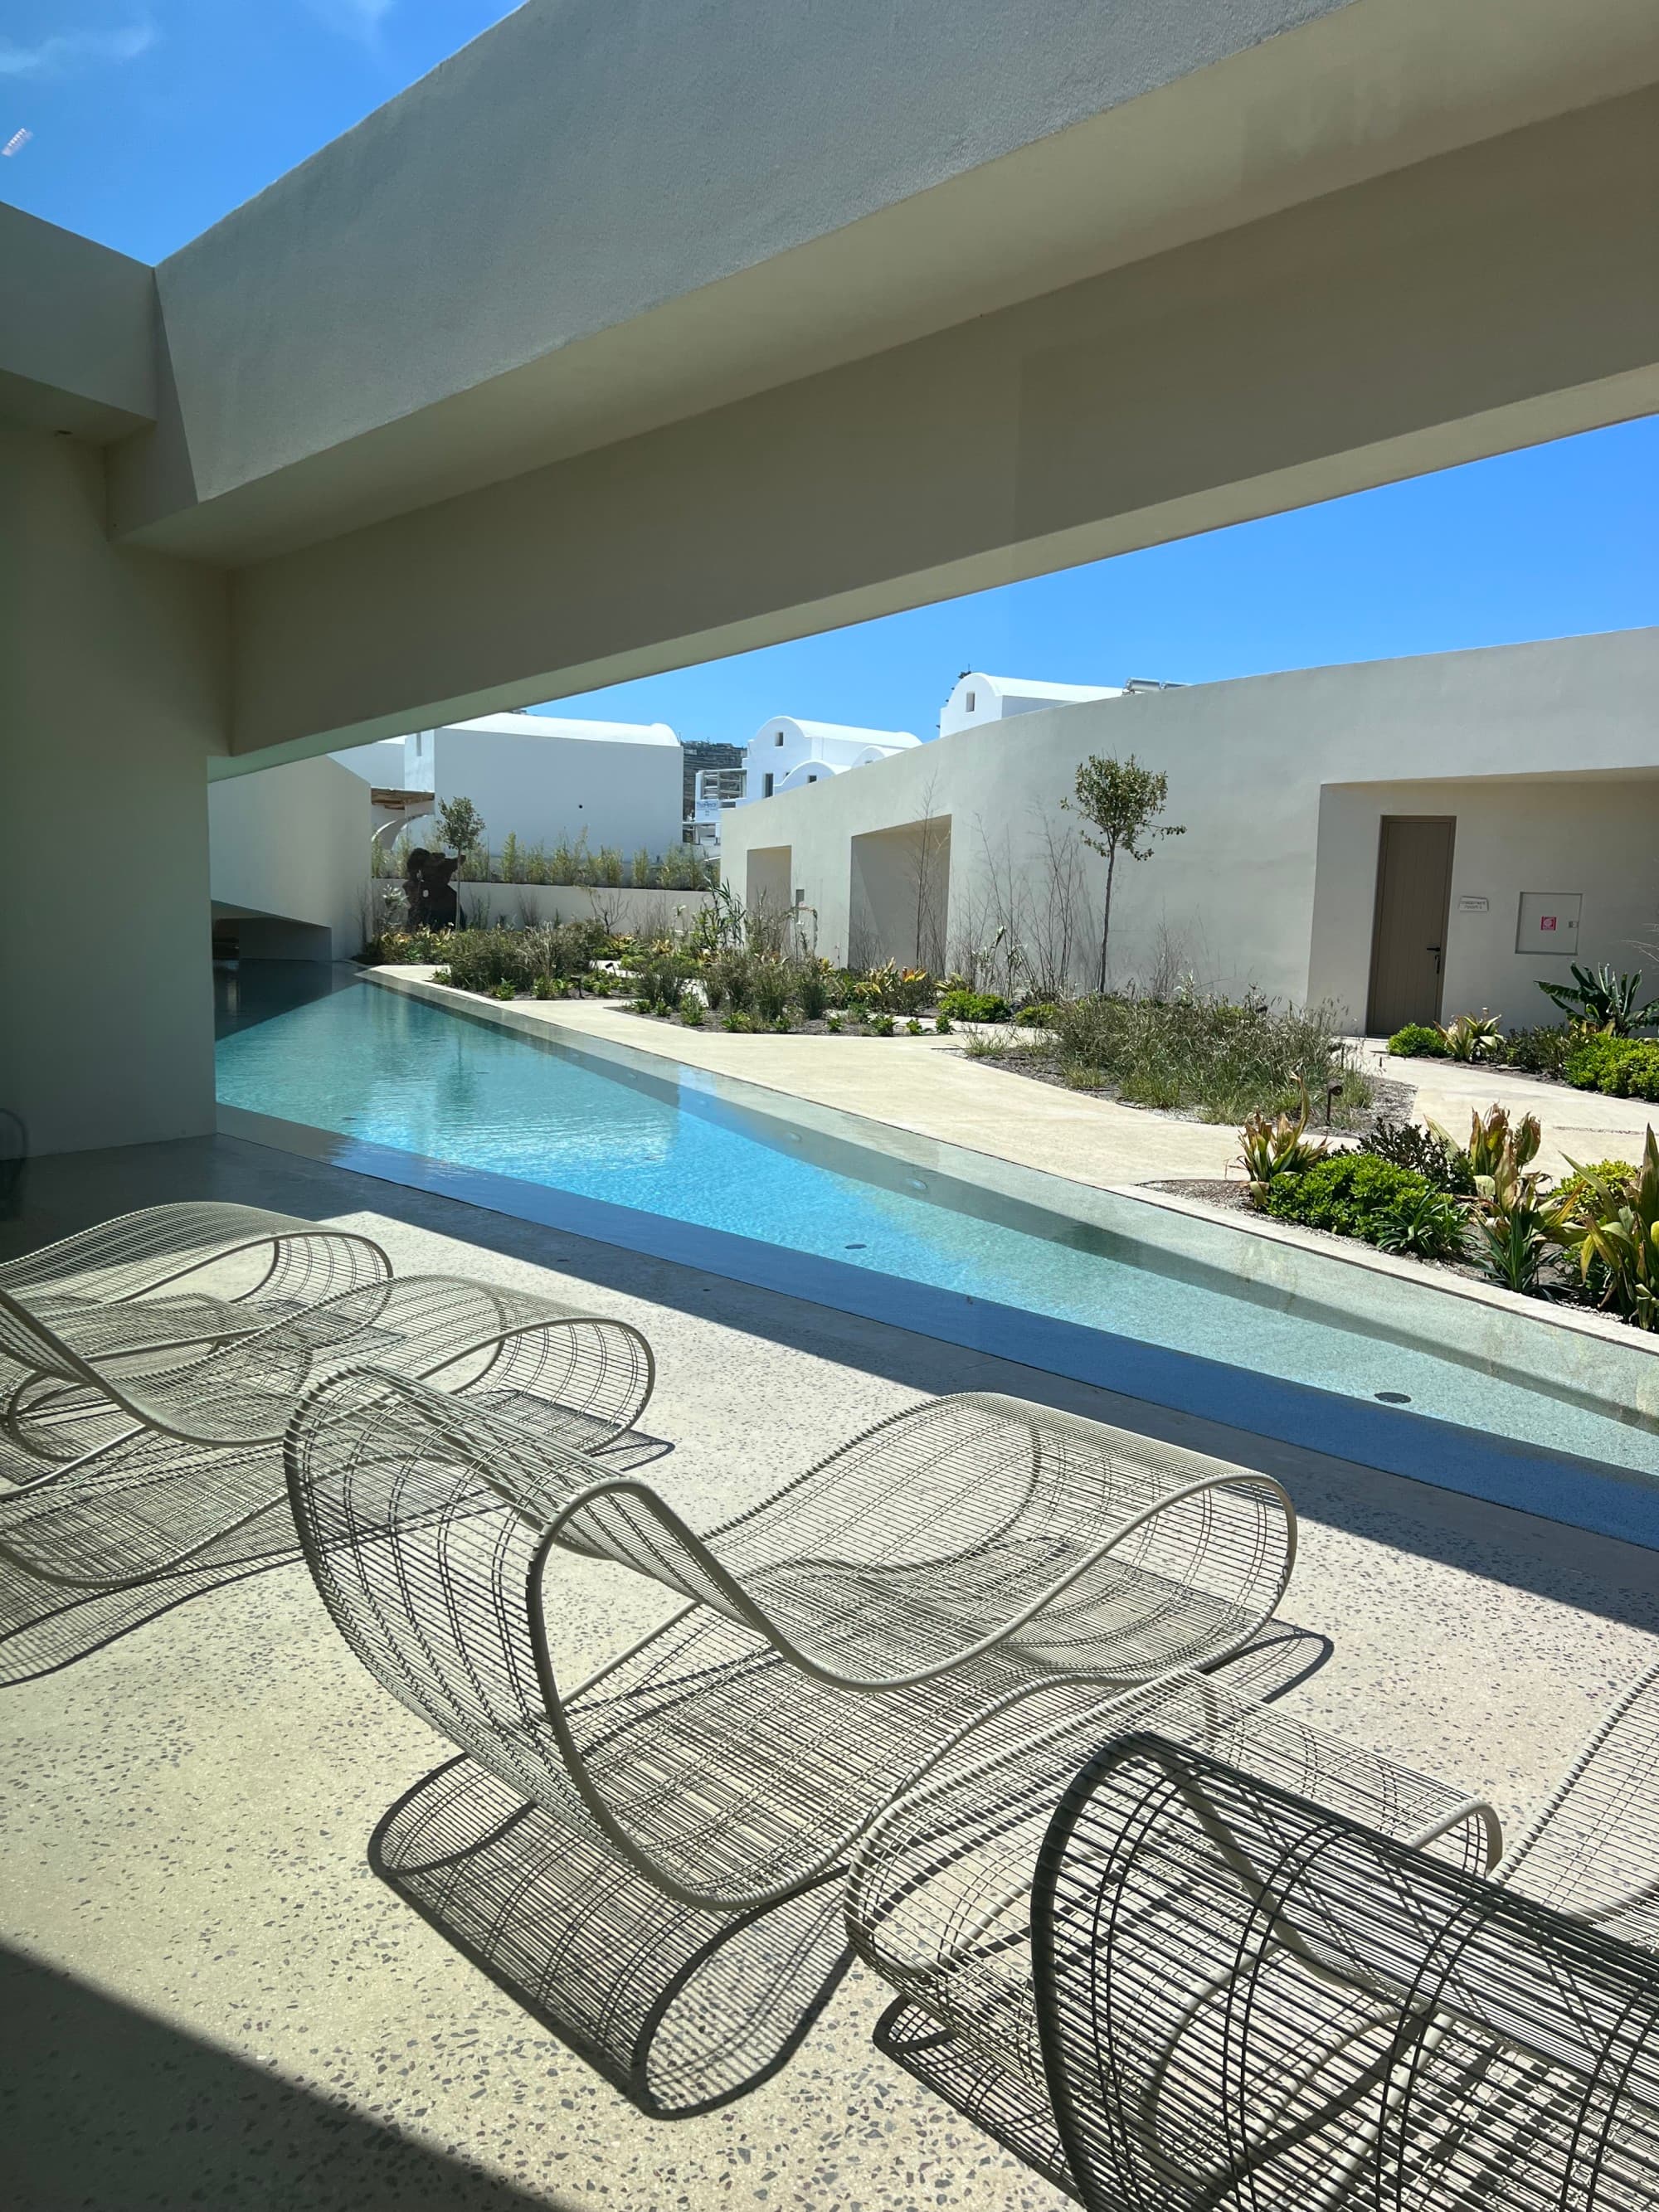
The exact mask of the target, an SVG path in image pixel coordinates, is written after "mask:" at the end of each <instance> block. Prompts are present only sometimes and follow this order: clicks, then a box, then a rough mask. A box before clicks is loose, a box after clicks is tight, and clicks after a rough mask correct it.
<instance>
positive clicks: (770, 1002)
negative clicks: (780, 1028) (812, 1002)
mask: <svg viewBox="0 0 1659 2212" xmlns="http://www.w3.org/2000/svg"><path fill="white" fill-rule="evenodd" d="M793 986H794V978H793V975H791V974H790V972H789V970H788V969H787V968H786V967H785V965H784V963H782V961H781V960H757V962H756V963H755V967H754V974H753V976H752V979H751V981H750V1000H751V1002H752V1004H753V1006H754V1009H755V1012H757V1014H758V1015H759V1016H760V1018H761V1019H762V1020H763V1022H776V1021H779V1020H780V1019H781V1018H782V1015H783V1012H784V1009H785V1008H786V1007H787V1006H788V1004H789V999H790V994H791V992H792V990H793Z"/></svg>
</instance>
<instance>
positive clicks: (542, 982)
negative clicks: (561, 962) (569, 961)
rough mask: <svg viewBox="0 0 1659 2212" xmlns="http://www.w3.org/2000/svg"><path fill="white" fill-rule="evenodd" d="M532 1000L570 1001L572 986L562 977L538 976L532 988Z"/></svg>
mask: <svg viewBox="0 0 1659 2212" xmlns="http://www.w3.org/2000/svg"><path fill="white" fill-rule="evenodd" d="M530 995H531V997H532V999H568V997H569V996H570V986H569V984H568V983H567V982H566V981H565V980H564V978H563V976H562V975H538V976H537V977H536V978H535V979H534V981H532V984H531V986H530Z"/></svg>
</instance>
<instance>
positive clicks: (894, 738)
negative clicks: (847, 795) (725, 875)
mask: <svg viewBox="0 0 1659 2212" xmlns="http://www.w3.org/2000/svg"><path fill="white" fill-rule="evenodd" d="M918 744H921V739H920V738H917V737H915V736H914V735H913V734H912V733H911V732H910V731H908V730H860V729H854V728H853V727H851V726H849V725H848V723H845V722H803V721H799V720H797V719H796V717H795V716H794V715H793V714H774V715H772V716H771V717H770V719H769V720H767V721H764V722H763V723H762V724H761V726H760V727H759V729H758V730H757V731H756V732H755V734H754V736H753V737H752V738H750V740H749V745H748V750H747V751H746V753H745V756H744V794H743V797H742V798H741V799H738V801H737V802H736V803H737V804H738V805H740V806H752V805H754V804H755V803H756V801H757V799H773V798H776V797H778V796H780V795H781V793H784V792H786V791H802V790H805V787H807V786H808V785H809V784H813V783H824V782H827V781H829V778H830V777H831V776H836V775H845V774H846V772H847V770H848V769H849V768H865V767H867V766H868V765H869V764H870V763H872V761H878V760H886V759H888V758H890V756H891V755H893V754H894V753H902V752H909V751H911V750H914V749H915V746H917V745H918Z"/></svg>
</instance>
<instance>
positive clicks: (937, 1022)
mask: <svg viewBox="0 0 1659 2212" xmlns="http://www.w3.org/2000/svg"><path fill="white" fill-rule="evenodd" d="M950 1034H951V1017H950V1016H949V1014H944V1013H942V1014H939V1015H938V1016H937V1017H936V1018H935V1019H934V1022H933V1035H934V1036H950Z"/></svg>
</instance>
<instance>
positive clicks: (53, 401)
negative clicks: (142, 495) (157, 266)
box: [0, 203, 156, 441]
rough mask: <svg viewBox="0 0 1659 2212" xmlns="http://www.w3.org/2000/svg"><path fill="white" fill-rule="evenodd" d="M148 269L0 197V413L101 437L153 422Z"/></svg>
mask: <svg viewBox="0 0 1659 2212" xmlns="http://www.w3.org/2000/svg"><path fill="white" fill-rule="evenodd" d="M155 332H156V312H155V272H154V270H150V269H149V268H147V267H146V266H145V264H143V262H142V261H133V260H130V259H129V258H128V257H127V256H126V255H125V253H112V252H111V251H110V249H109V248H108V247H107V246H98V245H95V244H94V242H93V240H91V239H89V238H81V237H78V236H77V235H76V233H75V232H74V231H72V230H60V229H59V228H58V226H57V224H56V223H51V222H41V221H40V217H39V216H32V215H26V214H25V213H24V212H23V210H21V208H15V207H8V206H6V205H5V204H3V203H0V416H9V417H10V418H11V419H12V420H13V421H15V422H27V423H30V424H32V425H33V426H35V427H36V428H42V429H49V430H64V431H67V432H69V433H70V435H74V436H76V437H81V438H88V439H92V440H94V441H104V440H107V439H114V438H125V437H126V436H128V435H130V434H131V432H133V431H135V430H137V429H141V428H143V426H144V425H145V424H146V423H149V422H154V421H155V406H156V399H155Z"/></svg>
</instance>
